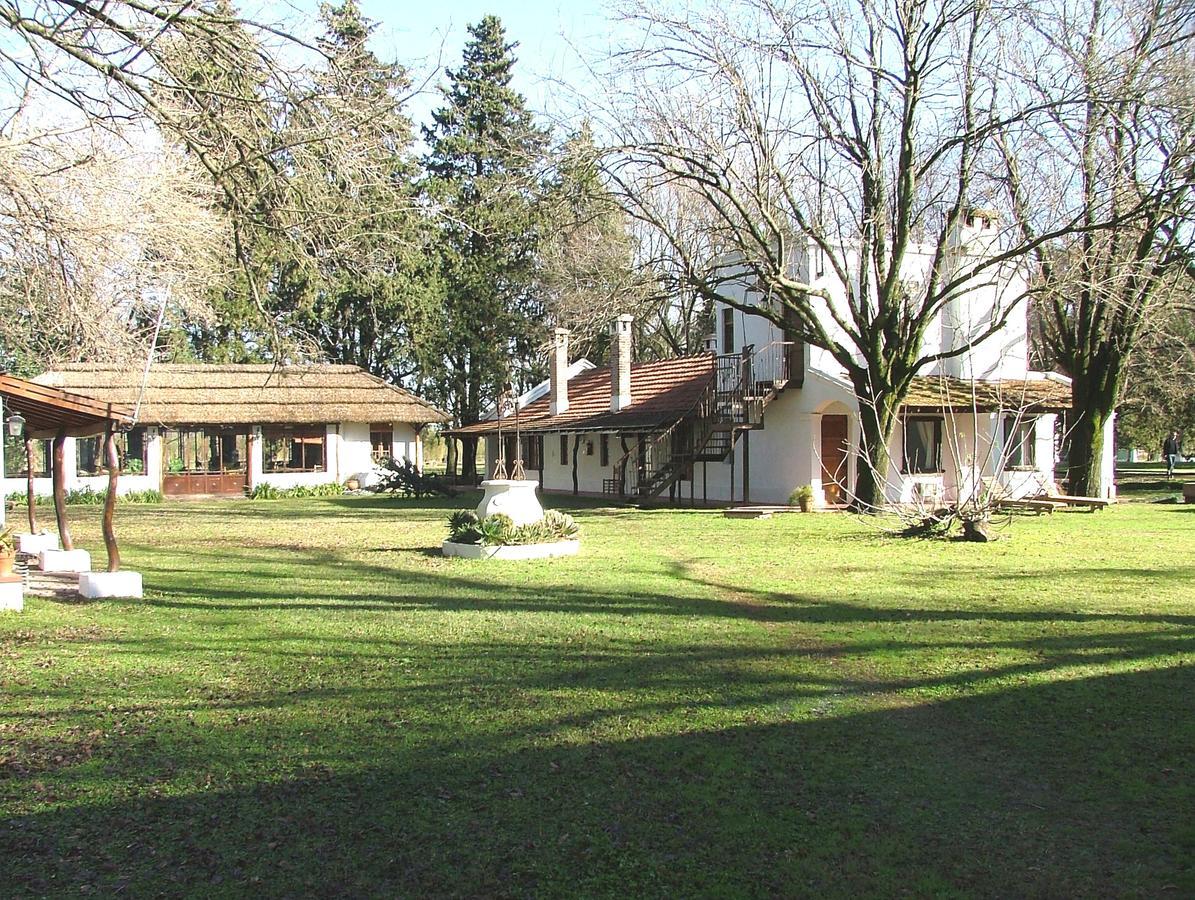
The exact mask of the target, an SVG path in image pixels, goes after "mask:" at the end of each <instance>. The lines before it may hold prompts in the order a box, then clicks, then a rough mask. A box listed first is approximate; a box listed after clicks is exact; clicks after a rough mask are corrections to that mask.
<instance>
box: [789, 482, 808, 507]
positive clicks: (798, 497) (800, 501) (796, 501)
mask: <svg viewBox="0 0 1195 900" xmlns="http://www.w3.org/2000/svg"><path fill="white" fill-rule="evenodd" d="M788 503H789V505H790V506H799V507H801V512H809V511H810V510H812V509H813V485H809V484H803V485H801V486H800V487H799V488H797V489H796V490H795V491H793V492H792V493H791V494H789V495H788Z"/></svg>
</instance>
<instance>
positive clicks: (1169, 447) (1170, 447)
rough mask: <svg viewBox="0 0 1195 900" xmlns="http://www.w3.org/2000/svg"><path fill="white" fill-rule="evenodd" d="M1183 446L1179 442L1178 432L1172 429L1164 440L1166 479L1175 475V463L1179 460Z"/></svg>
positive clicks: (1163, 454)
mask: <svg viewBox="0 0 1195 900" xmlns="http://www.w3.org/2000/svg"><path fill="white" fill-rule="evenodd" d="M1180 452H1181V448H1180V446H1179V442H1178V432H1177V431H1172V432H1170V434H1169V435H1167V437H1166V440H1164V441H1162V458H1163V459H1165V460H1166V480H1167V481H1169V480H1170V479H1172V478H1173V477H1174V465H1175V463H1177V462H1178V455H1179V453H1180Z"/></svg>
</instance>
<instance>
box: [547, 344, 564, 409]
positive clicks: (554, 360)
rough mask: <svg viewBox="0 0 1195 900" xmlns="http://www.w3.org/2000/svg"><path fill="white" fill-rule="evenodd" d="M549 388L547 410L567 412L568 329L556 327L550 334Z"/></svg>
mask: <svg viewBox="0 0 1195 900" xmlns="http://www.w3.org/2000/svg"><path fill="white" fill-rule="evenodd" d="M548 379H549V384H550V385H551V390H550V393H549V397H550V401H549V404H548V406H549V411H550V413H551V414H552V415H554V416H558V415H560V414H561V413H566V412H568V329H567V328H557V329H556V331H555V332H553V334H552V351H551V363H550V365H549V373H548Z"/></svg>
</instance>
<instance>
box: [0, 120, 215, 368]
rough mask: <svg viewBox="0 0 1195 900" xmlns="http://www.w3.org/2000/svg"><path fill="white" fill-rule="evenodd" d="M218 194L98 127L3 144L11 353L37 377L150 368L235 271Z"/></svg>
mask: <svg viewBox="0 0 1195 900" xmlns="http://www.w3.org/2000/svg"><path fill="white" fill-rule="evenodd" d="M214 193H215V191H214V189H213V187H212V185H211V182H210V181H208V180H207V179H206V178H204V176H203V175H202V174H201V173H199V172H197V171H196V170H195V167H194V166H192V165H190V164H189V163H188V162H187V161H186V160H185V159H183V158H182V157H180V156H179V155H178V154H173V153H169V152H164V151H162V150H160V149H151V148H145V147H141V148H136V147H134V146H133V145H132V144H130V143H128V142H126V141H122V140H121V139H119V138H117V137H115V136H113V135H111V134H109V133H107V132H96V131H93V130H89V129H81V130H74V131H68V132H62V133H51V134H45V133H43V134H37V135H30V136H25V137H20V136H18V137H4V138H0V346H2V348H3V352H4V354H5V356H6V360H5V363H6V364H7V365H10V366H15V367H18V368H36V367H38V366H39V365H46V364H53V363H55V362H64V361H78V360H82V359H97V358H102V359H109V360H127V359H130V358H132V357H140V358H141V359H144V353H145V346H146V345H147V344H148V343H150V340H149V338H148V332H151V331H153V330H154V329H156V327H157V325H158V322H159V321H160V320H161V319H162V317H163V316H168V317H169V321H195V320H201V319H202V318H204V317H205V316H206V315H207V314H208V312H209V309H208V306H207V303H206V297H207V292H208V289H209V287H210V285H211V283H212V282H213V281H219V280H221V279H223V277H224V276H225V274H226V271H225V270H226V266H227V265H228V260H229V259H230V255H229V245H228V228H227V227H226V223H225V221H224V220H223V218H222V217H220V216H219V215H218V214H216V213H214V212H213V211H212V200H213V195H214Z"/></svg>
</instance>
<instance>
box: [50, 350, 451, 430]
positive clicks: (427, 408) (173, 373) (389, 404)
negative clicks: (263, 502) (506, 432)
mask: <svg viewBox="0 0 1195 900" xmlns="http://www.w3.org/2000/svg"><path fill="white" fill-rule="evenodd" d="M141 378H142V372H141V370H140V368H138V369H136V370H133V369H130V368H128V367H124V366H113V365H105V364H102V363H78V364H74V365H65V366H62V367H61V368H59V369H56V370H54V371H51V372H44V373H42V374H41V375H38V376H37V378H35V379H34V381H35V382H37V383H38V384H44V385H48V386H51V387H57V388H65V389H67V390H70V391H73V392H74V393H77V394H82V395H84V396H87V397H92V398H94V399H96V400H100V401H103V402H105V403H121V404H125V405H126V406H130V407H131V406H133V405H134V404H135V403H136V402H137V395H138V393H140V389H141ZM140 419H141V422H142V423H143V424H146V425H183V424H200V425H270V424H289V423H308V422H410V423H414V424H420V425H422V424H426V423H428V422H446V421H447V420H448V415H447V414H446V413H443V412H441V411H440V410H438V409H436V408H435V407H434V406H432V405H431V404H430V403H427V402H426V401H424V400H421V399H420V398H418V397H416V396H415V395H414V394H412V393H410V392H409V391H406V390H403V389H402V388H400V387H396V386H394V385H392V384H389V383H387V382H385V381H383V380H382V379H380V378H377V377H375V376H373V375H370V374H369V373H368V372H366V371H365V370H364V369H360V368H358V367H357V366H346V365H304V366H272V365H216V364H203V363H193V364H192V363H185V364H168V363H156V364H155V365H153V366H152V367H151V368H150V370H149V382H148V384H147V385H146V390H145V400H144V403H143V404H142V407H141V412H140Z"/></svg>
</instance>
